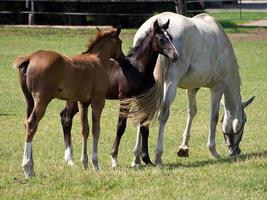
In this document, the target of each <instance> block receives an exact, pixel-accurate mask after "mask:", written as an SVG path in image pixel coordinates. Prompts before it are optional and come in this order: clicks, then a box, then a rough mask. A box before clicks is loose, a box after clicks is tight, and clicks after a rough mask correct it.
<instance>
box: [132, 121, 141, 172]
mask: <svg viewBox="0 0 267 200" xmlns="http://www.w3.org/2000/svg"><path fill="white" fill-rule="evenodd" d="M140 126H141V125H140V124H138V125H137V132H136V143H135V146H134V159H133V162H132V167H138V166H139V165H140V164H141V158H140V157H141V147H142V138H141V132H140Z"/></svg>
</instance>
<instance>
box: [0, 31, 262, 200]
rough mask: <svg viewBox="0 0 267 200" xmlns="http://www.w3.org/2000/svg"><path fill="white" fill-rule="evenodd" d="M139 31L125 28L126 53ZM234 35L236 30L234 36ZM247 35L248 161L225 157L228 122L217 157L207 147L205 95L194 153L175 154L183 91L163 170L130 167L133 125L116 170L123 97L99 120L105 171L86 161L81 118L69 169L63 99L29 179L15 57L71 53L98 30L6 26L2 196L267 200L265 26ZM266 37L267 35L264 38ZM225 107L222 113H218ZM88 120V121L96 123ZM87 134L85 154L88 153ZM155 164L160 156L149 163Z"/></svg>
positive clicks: (53, 106)
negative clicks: (43, 52) (112, 157)
mask: <svg viewBox="0 0 267 200" xmlns="http://www.w3.org/2000/svg"><path fill="white" fill-rule="evenodd" d="M135 31H136V30H122V34H121V38H122V40H123V50H124V52H125V53H126V52H128V50H129V48H130V47H131V44H132V39H133V36H134V33H135ZM228 31H229V32H231V33H233V32H234V29H231V30H228ZM249 31H250V30H249V29H247V30H246V32H247V33H245V35H246V37H243V36H242V35H241V36H239V37H236V36H234V35H231V38H232V43H233V46H234V50H235V53H236V55H237V58H238V61H239V65H240V75H241V78H242V82H243V86H242V97H243V98H244V99H248V98H249V97H250V96H252V95H255V96H256V99H255V101H254V102H253V104H252V105H251V106H249V107H248V108H247V110H246V113H247V118H248V122H247V124H246V127H245V132H244V137H243V140H242V142H241V146H240V148H241V150H242V153H241V156H239V157H238V158H237V160H235V159H234V158H230V157H229V156H228V151H227V148H226V145H225V143H224V139H223V135H222V129H221V124H219V125H218V128H217V132H218V134H217V149H218V151H219V152H220V154H221V158H220V159H219V160H214V159H211V158H210V157H209V151H208V149H207V147H206V142H207V136H208V127H209V110H210V93H209V91H208V90H207V89H201V90H200V91H199V93H198V97H197V104H198V114H197V116H196V118H195V119H194V123H193V126H192V136H191V143H190V152H189V154H190V157H189V158H178V157H177V155H176V151H177V149H178V147H179V145H180V143H181V141H182V133H183V129H184V127H185V122H186V111H187V109H186V105H187V98H186V95H185V91H183V90H179V91H178V93H177V96H176V99H175V102H174V103H173V105H172V107H171V115H170V118H169V121H168V123H167V127H166V129H165V133H166V134H165V138H164V153H163V157H162V158H163V162H164V166H163V167H162V168H155V167H146V166H140V167H139V168H138V169H136V168H135V169H134V168H132V167H131V166H130V164H131V161H132V158H133V148H134V144H135V137H136V130H135V128H134V126H133V125H132V124H130V122H128V128H127V130H126V132H125V135H124V137H123V138H122V141H121V146H120V150H119V157H118V161H119V165H120V166H119V167H118V168H117V169H116V170H113V169H112V168H111V160H110V156H109V151H110V149H111V147H112V142H113V139H114V136H115V130H116V123H117V117H118V116H117V113H118V107H119V105H118V101H106V106H105V108H104V111H103V115H102V118H101V122H102V123H101V135H100V142H99V159H100V165H101V168H102V170H101V171H100V172H94V171H93V169H92V167H91V165H90V166H89V169H87V170H84V169H83V167H82V164H81V162H80V156H81V136H80V122H79V117H78V115H77V116H76V117H75V121H74V124H73V131H72V132H73V137H72V138H73V147H74V159H75V160H74V161H75V164H76V165H75V166H74V167H71V166H68V165H67V164H65V163H64V161H63V156H64V143H63V133H62V129H61V124H60V118H59V112H60V111H61V109H62V108H63V107H64V105H65V104H64V102H63V101H60V100H54V101H52V102H51V103H50V104H49V106H48V109H47V112H46V114H45V116H44V118H43V120H42V121H41V123H40V125H39V129H38V131H37V133H36V135H35V137H34V141H33V154H34V159H35V160H34V161H35V171H36V177H35V178H33V179H30V180H24V174H23V170H22V167H21V162H22V154H23V145H24V126H23V122H24V116H25V107H24V100H23V95H22V93H21V90H20V86H19V83H18V76H17V71H16V70H15V69H13V68H12V62H13V60H14V59H15V58H16V57H17V56H18V55H26V54H29V53H30V52H33V51H35V50H38V49H53V50H56V51H59V52H60V53H63V54H66V55H76V54H79V53H80V52H82V51H84V50H85V48H86V47H85V46H86V44H87V42H88V38H92V37H94V34H95V30H69V29H22V28H3V27H2V28H0V199H3V200H4V199H258V200H260V199H266V198H267V145H266V144H267V135H266V134H267V125H266V119H267V100H266V97H265V95H266V91H267V83H266V78H267V75H266V74H267V70H266V66H267V56H266V52H267V40H266V38H267V30H266V29H257V30H253V34H252V35H254V36H255V35H256V36H257V37H249V35H250V34H249V33H250V32H249ZM259 33H260V34H259ZM221 114H222V110H221V112H220V117H221ZM90 121H91V120H90ZM91 136H92V135H91V134H90V136H89V141H88V145H89V146H88V148H89V149H88V150H89V151H88V153H89V154H90V152H91V144H92V137H91ZM156 138H157V127H153V128H152V129H151V132H150V140H149V151H150V156H151V158H152V159H154V150H155V144H156ZM152 161H153V160H152Z"/></svg>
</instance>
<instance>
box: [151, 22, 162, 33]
mask: <svg viewBox="0 0 267 200" xmlns="http://www.w3.org/2000/svg"><path fill="white" fill-rule="evenodd" d="M153 29H154V31H155V32H159V30H160V27H159V22H158V20H156V21H155V22H154V24H153Z"/></svg>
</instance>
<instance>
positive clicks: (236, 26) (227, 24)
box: [208, 11, 267, 33]
mask: <svg viewBox="0 0 267 200" xmlns="http://www.w3.org/2000/svg"><path fill="white" fill-rule="evenodd" d="M208 14H210V15H211V16H213V17H215V18H216V19H217V20H218V21H219V22H220V24H221V25H222V26H223V28H224V29H225V30H226V32H228V33H237V32H238V33H247V32H249V31H250V30H252V29H255V28H256V27H244V26H242V24H245V23H248V22H251V21H253V20H256V19H257V20H260V19H267V12H248V11H242V14H241V15H240V12H239V11H226V12H223V11H222V12H221V11H220V12H214V11H211V12H208ZM257 29H260V28H259V27H257Z"/></svg>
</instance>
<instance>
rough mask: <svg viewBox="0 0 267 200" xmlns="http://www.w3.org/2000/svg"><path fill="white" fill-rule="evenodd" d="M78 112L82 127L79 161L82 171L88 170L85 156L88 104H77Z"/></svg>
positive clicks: (87, 133) (87, 134)
mask: <svg viewBox="0 0 267 200" xmlns="http://www.w3.org/2000/svg"><path fill="white" fill-rule="evenodd" d="M78 105H79V112H80V117H81V126H82V133H81V134H82V137H83V141H82V145H83V146H82V156H81V161H82V163H83V167H84V169H87V168H88V155H87V140H88V136H89V125H88V106H89V104H88V103H81V102H79V103H78Z"/></svg>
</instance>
